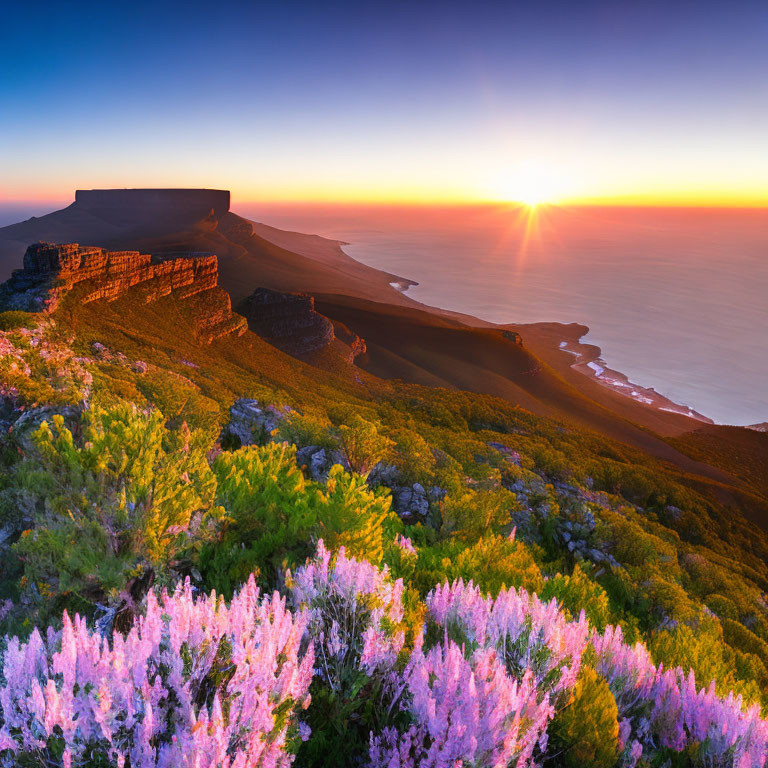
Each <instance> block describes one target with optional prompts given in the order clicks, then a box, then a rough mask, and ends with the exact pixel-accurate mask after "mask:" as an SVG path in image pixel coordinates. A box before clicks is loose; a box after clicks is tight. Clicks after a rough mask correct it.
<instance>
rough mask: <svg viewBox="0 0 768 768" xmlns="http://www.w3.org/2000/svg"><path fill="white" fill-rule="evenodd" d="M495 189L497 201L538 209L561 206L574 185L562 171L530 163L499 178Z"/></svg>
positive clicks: (504, 173) (546, 165) (516, 165)
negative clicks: (557, 204)
mask: <svg viewBox="0 0 768 768" xmlns="http://www.w3.org/2000/svg"><path fill="white" fill-rule="evenodd" d="M491 186H492V194H493V196H494V197H495V198H496V199H498V200H503V201H504V202H509V203H520V204H522V205H526V206H528V207H529V208H535V207H536V206H538V205H542V204H545V203H551V204H554V203H558V202H559V201H560V200H562V199H563V198H564V197H565V196H566V195H567V194H568V191H569V188H570V186H571V184H570V180H569V179H568V177H567V175H566V174H565V173H564V172H563V170H562V169H560V168H557V167H555V166H551V165H548V164H546V163H538V162H534V161H526V162H522V163H518V164H515V165H512V166H510V167H509V168H506V169H504V171H503V172H499V173H498V174H496V175H495V179H494V181H493V182H492V185H491Z"/></svg>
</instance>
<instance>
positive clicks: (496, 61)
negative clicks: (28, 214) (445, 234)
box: [0, 0, 768, 205]
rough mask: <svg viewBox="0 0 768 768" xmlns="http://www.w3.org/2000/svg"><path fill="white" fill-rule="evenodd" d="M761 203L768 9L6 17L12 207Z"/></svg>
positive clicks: (0, 195) (68, 6)
mask: <svg viewBox="0 0 768 768" xmlns="http://www.w3.org/2000/svg"><path fill="white" fill-rule="evenodd" d="M531 185H533V186H534V187H536V189H535V190H534V191H535V192H537V193H540V194H541V195H543V196H544V197H551V198H552V199H555V200H573V199H579V200H584V199H599V200H602V201H615V202H647V203H667V202H676V203H713V204H720V203H725V204H763V205H768V2H765V0H761V1H760V2H738V1H736V2H725V1H723V2H717V3H715V2H706V1H704V2H690V3H689V2H674V0H670V1H668V2H659V3H656V2H621V0H612V2H573V0H570V1H569V2H562V3H557V2H547V1H546V0H543V1H540V2H539V1H536V0H533V1H531V2H514V0H508V2H500V3H492V2H488V3H483V2H475V3H470V2H465V3H451V2H442V3H430V2H417V1H416V0H409V1H407V2H397V1H394V0H393V1H390V2H381V3H379V2H364V1H362V2H356V3H333V2H331V3H326V2H320V1H319V0H318V1H316V2H311V3H299V2H275V3H262V2H244V3H238V2H226V1H222V2H218V3H214V2H208V3H197V2H185V3H178V4H177V3H162V2H153V3H149V2H147V3H145V2H103V0H101V1H100V2H98V3H86V2H73V3H62V2H55V3H54V2H51V3H42V2H34V0H32V2H24V3H22V2H13V0H9V2H7V3H5V4H4V10H3V18H2V24H0V200H2V201H6V202H7V201H35V200H46V201H69V200H71V199H72V191H73V190H74V189H75V188H76V187H126V186H129V187H130V186H209V187H224V188H228V189H231V190H232V191H233V196H234V199H235V200H240V201H250V200H270V199H271V200H330V201H333V200H346V201H348V200H363V201H364V200H374V201H375V200H406V201H407V200H416V201H445V200H456V201H473V200H488V199H502V200H503V199H517V198H520V197H523V196H525V195H526V194H527V192H528V191H529V188H530V187H531Z"/></svg>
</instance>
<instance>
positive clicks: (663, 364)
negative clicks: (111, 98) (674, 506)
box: [233, 202, 768, 425]
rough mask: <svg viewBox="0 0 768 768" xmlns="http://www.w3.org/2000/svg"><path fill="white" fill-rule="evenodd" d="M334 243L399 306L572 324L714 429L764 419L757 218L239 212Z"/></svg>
mask: <svg viewBox="0 0 768 768" xmlns="http://www.w3.org/2000/svg"><path fill="white" fill-rule="evenodd" d="M233 210H235V212H236V213H240V214H241V215H245V216H248V217H249V218H252V219H255V220H257V221H262V222H264V223H266V224H271V225H273V226H276V227H280V228H284V229H292V230H295V231H300V232H313V233H316V234H319V235H324V236H326V237H331V238H335V239H338V240H343V241H345V242H348V243H349V245H346V246H344V250H345V251H346V252H347V253H348V254H349V255H350V256H352V257H354V258H355V259H358V260H359V261H361V262H364V263H365V264H369V265H371V266H373V267H378V268H381V269H385V270H387V271H389V272H394V273H396V274H398V275H401V276H402V277H406V278H409V279H412V280H415V281H417V282H418V285H417V286H413V287H411V288H410V289H409V291H408V292H409V295H411V296H412V297H413V298H414V299H417V300H419V301H422V302H425V303H427V304H431V305H435V306H439V307H444V308H447V309H452V310H457V311H460V312H466V313H469V314H472V315H475V316H477V317H480V318H483V319H486V320H490V321H493V322H498V323H509V322H514V323H532V322H539V321H558V322H563V323H570V322H578V323H582V324H584V325H587V326H589V328H590V331H589V334H588V335H587V337H586V340H587V341H589V342H590V343H593V344H596V345H598V346H599V347H601V349H602V357H603V359H604V360H605V361H606V362H607V363H608V365H610V366H611V367H612V368H614V369H616V370H619V371H621V372H623V373H625V374H626V375H627V376H628V377H629V378H630V379H631V380H632V381H633V382H635V383H636V384H640V385H641V386H645V387H654V388H655V389H656V390H657V391H658V392H660V393H661V394H663V395H665V396H667V397H669V398H671V399H672V400H674V401H675V402H678V403H680V404H684V405H688V406H690V407H691V408H694V409H695V410H697V411H699V412H701V413H703V414H705V415H706V416H709V417H710V418H712V419H714V420H715V421H716V422H718V423H723V424H736V425H747V424H754V423H758V422H763V421H767V420H768V386H767V384H768V209H725V208H711V209H691V208H622V207H610V208H609V207H606V208H597V207H555V206H544V207H539V208H537V209H536V210H535V211H534V212H533V213H530V212H529V211H528V210H524V209H521V208H515V207H511V206H473V207H444V208H426V207H425V208H419V209H415V210H414V209H413V208H397V207H356V208H352V207H341V206H336V207H331V206H326V207H323V206H317V205H305V206H289V205H269V206H264V205H261V206H260V205H255V204H251V205H241V206H238V205H237V203H236V202H235V203H234V204H233Z"/></svg>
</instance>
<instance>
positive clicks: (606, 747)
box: [549, 667, 619, 768]
mask: <svg viewBox="0 0 768 768" xmlns="http://www.w3.org/2000/svg"><path fill="white" fill-rule="evenodd" d="M618 714H619V711H618V709H617V708H616V701H615V700H614V698H613V694H612V693H611V691H610V689H609V688H608V684H607V683H606V682H605V680H603V679H602V678H601V677H599V676H598V675H597V673H596V672H595V670H594V669H590V668H589V667H582V670H581V674H580V675H579V679H578V681H577V683H576V687H575V688H574V690H573V701H572V702H571V703H570V704H569V705H568V706H567V707H565V708H564V709H562V710H561V711H560V712H558V713H557V715H555V718H554V719H553V720H552V725H551V726H550V745H549V752H550V753H552V754H553V755H558V754H560V753H561V754H560V758H559V759H560V760H561V761H562V764H564V765H566V766H568V767H569V768H612V766H614V765H615V764H616V760H617V758H618V756H619V721H618Z"/></svg>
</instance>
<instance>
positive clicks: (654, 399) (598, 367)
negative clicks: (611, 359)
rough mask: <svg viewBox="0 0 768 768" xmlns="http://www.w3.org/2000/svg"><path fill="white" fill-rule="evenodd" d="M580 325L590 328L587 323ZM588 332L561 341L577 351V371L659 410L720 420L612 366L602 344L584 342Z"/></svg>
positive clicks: (569, 350)
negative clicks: (604, 354)
mask: <svg viewBox="0 0 768 768" xmlns="http://www.w3.org/2000/svg"><path fill="white" fill-rule="evenodd" d="M580 327H581V328H586V326H580ZM588 333H589V328H587V330H586V332H585V333H583V334H582V335H580V336H579V337H578V339H577V340H576V341H574V340H573V339H564V340H562V341H561V342H560V344H559V349H560V350H561V351H562V352H566V353H567V354H569V355H574V356H575V357H576V358H577V359H576V360H575V361H574V362H573V363H571V365H570V367H571V368H573V369H574V370H575V371H578V372H579V373H581V374H583V375H584V376H588V377H589V378H591V379H594V380H595V381H597V382H598V383H599V384H601V385H602V386H604V387H606V388H607V389H609V390H610V391H612V392H616V393H617V394H619V395H623V396H624V397H627V398H630V399H631V400H634V401H635V402H637V403H641V404H642V405H647V406H650V407H651V408H654V409H656V410H659V411H665V412H666V413H674V414H677V415H678V416H686V417H688V418H689V419H694V420H695V421H699V422H701V423H703V424H712V425H715V424H717V422H715V421H714V420H713V419H711V418H709V417H708V416H705V415H704V414H703V413H700V412H699V411H696V410H694V409H693V408H691V407H690V406H688V405H684V404H681V403H676V402H675V401H674V400H671V399H670V398H668V397H666V396H665V395H662V394H661V393H660V392H657V391H656V390H655V389H654V388H653V387H644V386H642V385H640V384H635V383H634V382H633V381H631V380H630V379H629V377H628V376H626V375H625V374H623V373H622V372H621V371H617V370H614V369H613V368H611V367H610V366H609V365H608V363H606V361H605V360H604V359H603V357H602V350H601V349H600V347H598V346H596V345H594V344H589V343H584V342H582V339H583V338H584V337H585V336H587V335H588Z"/></svg>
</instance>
